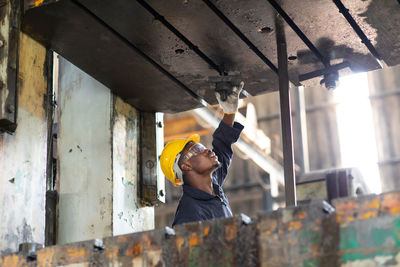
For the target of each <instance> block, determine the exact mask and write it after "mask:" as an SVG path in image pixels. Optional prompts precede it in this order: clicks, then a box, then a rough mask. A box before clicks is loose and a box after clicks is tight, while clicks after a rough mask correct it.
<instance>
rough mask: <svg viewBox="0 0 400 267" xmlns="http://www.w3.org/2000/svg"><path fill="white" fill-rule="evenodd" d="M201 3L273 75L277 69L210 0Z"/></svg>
mask: <svg viewBox="0 0 400 267" xmlns="http://www.w3.org/2000/svg"><path fill="white" fill-rule="evenodd" d="M203 2H204V3H205V4H206V5H207V6H208V7H209V8H210V9H211V10H212V11H214V13H215V14H216V15H217V16H218V17H219V18H220V19H221V20H222V21H223V22H225V24H226V25H227V26H228V27H229V28H230V29H231V30H232V31H233V32H234V33H236V35H237V36H238V37H239V38H240V39H241V40H242V41H243V42H245V43H246V44H247V45H248V46H249V48H250V49H251V50H252V51H253V52H254V53H255V54H256V55H257V56H258V57H259V58H260V59H261V60H262V61H264V63H265V64H267V65H268V67H270V69H271V70H273V71H274V72H275V73H278V69H277V68H276V67H275V65H274V64H273V63H272V62H271V61H270V60H269V59H268V58H267V57H266V56H264V54H263V53H262V52H261V51H260V50H259V49H258V48H257V47H256V46H255V45H254V44H253V43H252V42H251V41H250V40H249V39H248V38H247V37H246V36H245V35H244V34H243V33H242V32H241V31H240V30H239V29H238V28H237V27H236V26H235V25H234V24H233V23H232V22H231V21H230V20H229V19H228V18H227V17H226V16H225V15H224V14H223V13H222V12H221V11H220V10H219V9H218V8H217V7H216V6H215V5H214V4H213V3H211V1H210V0H203Z"/></svg>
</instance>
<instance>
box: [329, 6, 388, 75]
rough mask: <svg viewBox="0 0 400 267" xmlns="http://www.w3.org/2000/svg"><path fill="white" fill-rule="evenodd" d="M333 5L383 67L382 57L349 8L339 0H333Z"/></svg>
mask: <svg viewBox="0 0 400 267" xmlns="http://www.w3.org/2000/svg"><path fill="white" fill-rule="evenodd" d="M333 2H334V3H335V5H336V6H337V7H338V8H339V12H340V13H342V15H343V16H344V17H345V18H346V20H347V22H348V23H349V24H350V26H351V27H352V28H353V30H354V31H355V32H356V33H357V35H358V37H360V39H361V42H362V43H363V44H364V45H365V46H366V47H367V48H368V50H369V52H370V53H371V54H372V55H373V56H374V57H375V59H376V61H377V62H378V64H379V65H380V66H381V68H382V67H383V64H382V61H381V60H382V58H381V56H380V55H379V53H378V51H376V49H375V47H374V46H373V45H372V43H371V41H370V40H369V39H368V37H367V36H366V35H365V34H364V32H363V31H362V30H361V28H360V26H358V24H357V22H356V21H355V20H354V19H353V17H352V16H351V14H350V13H349V10H348V9H347V8H346V7H345V6H344V5H343V3H342V1H340V0H333Z"/></svg>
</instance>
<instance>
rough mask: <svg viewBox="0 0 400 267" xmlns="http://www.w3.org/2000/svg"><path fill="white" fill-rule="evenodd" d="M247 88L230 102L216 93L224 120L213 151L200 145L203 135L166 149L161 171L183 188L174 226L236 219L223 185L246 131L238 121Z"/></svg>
mask: <svg viewBox="0 0 400 267" xmlns="http://www.w3.org/2000/svg"><path fill="white" fill-rule="evenodd" d="M243 85H244V83H243V82H241V84H240V86H239V88H237V87H234V88H233V92H232V94H230V95H229V96H228V97H227V99H226V101H222V100H221V99H220V96H219V94H218V93H216V97H217V100H218V103H219V104H220V106H221V108H222V109H223V110H224V117H223V119H222V122H221V123H220V124H219V126H218V128H217V129H216V130H215V132H214V133H213V142H212V145H213V150H210V149H208V148H206V147H205V146H203V145H202V144H201V143H199V141H200V137H199V135H192V136H190V137H189V138H187V139H178V140H174V141H171V142H169V143H168V144H167V145H166V146H165V147H164V150H163V152H162V153H161V157H160V161H161V169H162V171H163V172H164V174H165V176H166V178H167V179H169V180H170V181H171V182H172V183H173V184H174V185H175V186H180V185H183V194H182V196H181V198H180V200H179V205H178V208H177V210H176V213H175V218H174V222H173V224H172V226H175V225H177V224H181V223H187V222H193V221H202V220H209V219H214V218H220V217H231V216H232V211H231V208H230V206H229V202H228V199H227V198H226V196H225V194H224V191H223V190H222V184H223V183H224V180H225V177H226V175H227V171H228V167H229V165H230V163H231V159H232V155H233V150H232V147H231V145H232V144H233V143H235V142H236V141H237V140H238V139H239V136H240V133H241V131H242V130H243V125H241V124H240V123H237V122H234V119H235V113H236V112H237V110H238V102H239V95H240V92H241V90H242V89H243Z"/></svg>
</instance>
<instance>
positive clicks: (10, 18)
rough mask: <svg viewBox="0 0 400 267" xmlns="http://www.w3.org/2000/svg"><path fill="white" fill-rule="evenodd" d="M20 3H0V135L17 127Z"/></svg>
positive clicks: (6, 0) (15, 1)
mask: <svg viewBox="0 0 400 267" xmlns="http://www.w3.org/2000/svg"><path fill="white" fill-rule="evenodd" d="M20 8H21V7H20V1H18V0H3V1H1V2H0V133H2V132H9V133H12V132H14V131H15V128H16V127H17V73H18V46H19V29H20V16H21V12H20Z"/></svg>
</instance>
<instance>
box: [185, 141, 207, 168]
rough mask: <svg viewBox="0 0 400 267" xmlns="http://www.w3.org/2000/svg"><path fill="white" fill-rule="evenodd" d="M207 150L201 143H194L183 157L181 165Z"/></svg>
mask: <svg viewBox="0 0 400 267" xmlns="http://www.w3.org/2000/svg"><path fill="white" fill-rule="evenodd" d="M206 150H207V148H206V147H205V146H203V145H202V144H200V143H194V144H193V145H192V146H191V147H190V148H189V149H188V150H187V151H186V152H185V153H184V154H183V155H182V156H181V159H180V160H179V161H180V162H181V163H183V162H185V161H188V160H189V159H190V158H192V157H194V156H196V155H198V154H200V153H203V152H204V151H206Z"/></svg>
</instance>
